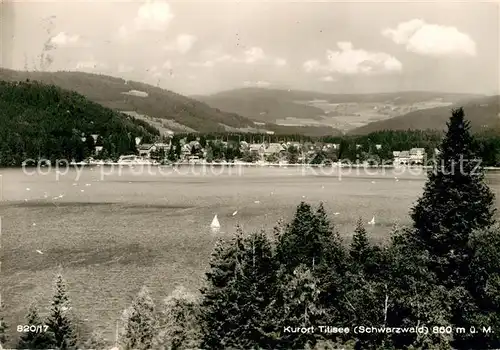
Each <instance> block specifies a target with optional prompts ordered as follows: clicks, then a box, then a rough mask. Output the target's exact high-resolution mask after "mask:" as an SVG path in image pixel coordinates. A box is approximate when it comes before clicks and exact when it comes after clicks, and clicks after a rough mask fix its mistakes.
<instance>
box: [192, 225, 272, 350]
mask: <svg viewBox="0 0 500 350" xmlns="http://www.w3.org/2000/svg"><path fill="white" fill-rule="evenodd" d="M207 282H208V285H207V287H206V288H204V289H203V290H202V293H203V300H202V304H201V306H202V331H203V342H202V348H237V349H253V348H262V347H264V348H266V347H272V343H273V341H274V338H275V334H274V331H275V324H274V323H273V322H272V319H271V314H270V313H268V307H269V305H270V304H271V303H272V301H273V300H274V297H275V291H274V287H275V285H276V284H275V263H274V255H273V251H272V245H271V242H270V240H269V239H268V238H267V236H266V234H265V233H263V232H261V233H255V234H252V235H249V236H248V237H245V238H243V237H242V233H241V230H238V233H237V235H236V237H235V238H234V239H233V240H232V241H231V242H230V244H226V245H220V244H219V245H218V246H217V247H216V250H215V252H214V255H213V260H212V262H211V270H210V272H209V273H207Z"/></svg>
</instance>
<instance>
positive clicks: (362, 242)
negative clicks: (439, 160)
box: [349, 218, 370, 265]
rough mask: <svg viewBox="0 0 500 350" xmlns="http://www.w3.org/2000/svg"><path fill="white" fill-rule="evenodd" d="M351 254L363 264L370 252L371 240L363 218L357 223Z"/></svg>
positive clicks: (356, 260)
mask: <svg viewBox="0 0 500 350" xmlns="http://www.w3.org/2000/svg"><path fill="white" fill-rule="evenodd" d="M349 254H350V256H351V258H352V259H353V261H354V262H355V263H356V264H359V265H363V264H364V263H365V262H366V260H367V259H368V256H369V254H370V242H368V235H367V233H366V230H365V227H364V226H363V221H362V219H361V218H359V219H358V222H357V223H356V229H355V230H354V235H353V236H352V242H351V249H350V251H349Z"/></svg>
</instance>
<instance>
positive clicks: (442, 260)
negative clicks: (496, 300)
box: [405, 108, 495, 348]
mask: <svg viewBox="0 0 500 350" xmlns="http://www.w3.org/2000/svg"><path fill="white" fill-rule="evenodd" d="M439 150H440V154H439V155H438V157H437V165H436V167H435V169H434V171H432V172H430V173H429V174H428V181H427V183H426V185H425V188H424V194H423V196H422V197H421V198H420V199H419V201H418V202H417V204H416V206H415V207H414V208H413V210H412V213H411V216H412V219H413V221H414V224H413V230H409V231H408V232H409V235H410V236H411V237H408V238H406V241H405V243H406V244H411V245H414V247H415V248H411V249H410V250H411V253H413V254H412V255H413V256H412V259H418V256H419V255H420V256H426V257H427V258H426V260H427V261H426V268H427V269H428V271H429V272H430V273H429V274H428V277H426V278H425V279H427V280H428V278H429V277H432V276H434V280H433V281H432V284H434V285H435V286H436V287H439V286H442V287H443V288H445V290H447V295H445V296H444V299H442V303H444V304H443V305H442V307H447V306H449V308H450V309H449V318H450V319H449V322H450V323H451V324H452V325H455V326H467V325H468V324H469V323H468V320H469V319H471V318H472V315H473V314H481V312H482V310H477V304H476V303H477V289H476V286H475V285H474V284H473V283H471V278H470V277H471V276H473V275H474V274H475V273H476V271H475V270H473V269H471V262H472V258H473V250H472V249H471V245H470V242H471V239H472V237H473V232H474V231H475V230H481V229H489V228H490V227H491V226H492V225H493V224H494V222H495V221H494V212H495V209H494V207H493V202H494V195H493V193H492V192H491V191H490V189H489V188H488V186H487V185H486V184H485V182H484V171H483V169H482V167H481V166H480V160H478V159H477V156H476V154H475V150H476V149H475V141H474V139H473V138H472V136H471V135H470V132H469V122H467V121H465V119H464V111H463V109H461V108H460V109H457V110H454V111H453V112H452V117H451V118H450V121H449V123H448V131H447V133H446V135H445V137H444V139H443V141H442V144H441V146H440V147H439ZM475 300H476V301H475ZM474 310H476V311H474ZM468 338H470V336H469V335H462V334H457V335H456V337H455V339H453V346H455V347H458V348H462V347H468V346H469V345H470V343H468V340H467V339H468Z"/></svg>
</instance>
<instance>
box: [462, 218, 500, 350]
mask: <svg viewBox="0 0 500 350" xmlns="http://www.w3.org/2000/svg"><path fill="white" fill-rule="evenodd" d="M470 248H471V250H472V251H473V256H472V261H471V270H472V271H474V273H473V274H471V275H470V276H469V284H470V285H471V286H474V289H473V291H472V293H471V295H472V296H473V297H474V300H475V305H474V308H472V309H471V310H468V312H466V315H464V318H466V320H467V323H468V324H469V325H471V326H473V327H475V328H476V329H480V330H482V329H483V327H485V329H488V327H491V329H492V332H484V333H483V332H478V333H476V334H472V333H470V334H468V336H469V337H467V339H466V341H467V345H468V346H472V345H473V346H474V347H476V348H484V349H486V348H500V333H499V332H498V331H495V330H498V329H500V227H498V226H495V227H491V228H489V229H485V230H478V231H475V232H474V235H473V237H472V239H471V242H470Z"/></svg>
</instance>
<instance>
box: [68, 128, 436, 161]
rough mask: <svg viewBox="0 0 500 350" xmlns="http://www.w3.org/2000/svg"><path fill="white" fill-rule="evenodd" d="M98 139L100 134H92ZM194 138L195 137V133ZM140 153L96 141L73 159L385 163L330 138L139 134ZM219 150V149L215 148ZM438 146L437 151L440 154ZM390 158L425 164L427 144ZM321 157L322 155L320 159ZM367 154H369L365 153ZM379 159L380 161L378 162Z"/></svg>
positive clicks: (360, 147)
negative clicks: (353, 154) (149, 137)
mask: <svg viewBox="0 0 500 350" xmlns="http://www.w3.org/2000/svg"><path fill="white" fill-rule="evenodd" d="M92 137H93V138H94V141H96V144H97V140H98V135H92ZM191 138H193V137H191ZM135 142H136V147H137V152H136V154H126V155H121V156H120V157H119V158H118V159H117V160H116V159H103V157H102V154H101V152H102V150H103V146H100V145H96V146H95V148H94V152H93V156H92V157H89V158H87V159H85V160H84V161H82V162H73V163H72V164H77V165H116V164H122V165H127V164H129V165H134V164H136V165H140V164H143V165H147V164H152V165H170V164H227V163H232V164H249V165H251V164H255V165H261V166H265V165H281V166H282V165H300V164H308V165H318V166H323V165H335V164H337V165H342V164H344V165H345V163H349V164H357V165H366V166H378V165H381V164H382V163H378V162H376V161H375V162H374V159H376V158H377V156H375V158H371V159H368V160H366V159H365V160H363V159H361V160H360V159H359V158H358V160H356V159H341V158H340V157H338V155H339V151H340V147H341V144H339V143H330V142H319V141H318V142H310V141H309V142H298V141H285V140H283V141H282V142H269V141H263V142H256V143H253V142H247V141H236V142H233V141H228V140H226V141H224V140H219V139H216V140H208V141H207V140H205V139H204V138H203V137H194V140H190V138H189V137H183V138H178V139H174V138H173V137H172V135H169V136H166V137H163V138H162V140H161V141H158V142H153V143H143V142H142V138H141V137H136V138H135ZM355 147H356V150H359V152H360V153H361V152H364V150H363V148H364V145H361V144H356V145H355ZM370 148H373V149H374V150H376V151H379V150H381V149H382V145H381V144H374V145H371V146H370ZM215 150H217V151H218V152H214V151H215ZM438 152H439V151H438V149H437V148H436V149H434V155H436V154H438ZM390 154H391V157H390V159H389V160H387V159H386V160H384V161H383V165H384V166H423V165H424V163H425V158H426V156H428V155H427V154H426V150H425V148H420V147H414V148H411V149H409V150H391V152H390ZM318 158H321V159H319V160H318ZM365 158H366V157H365ZM377 163H378V164H377Z"/></svg>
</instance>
